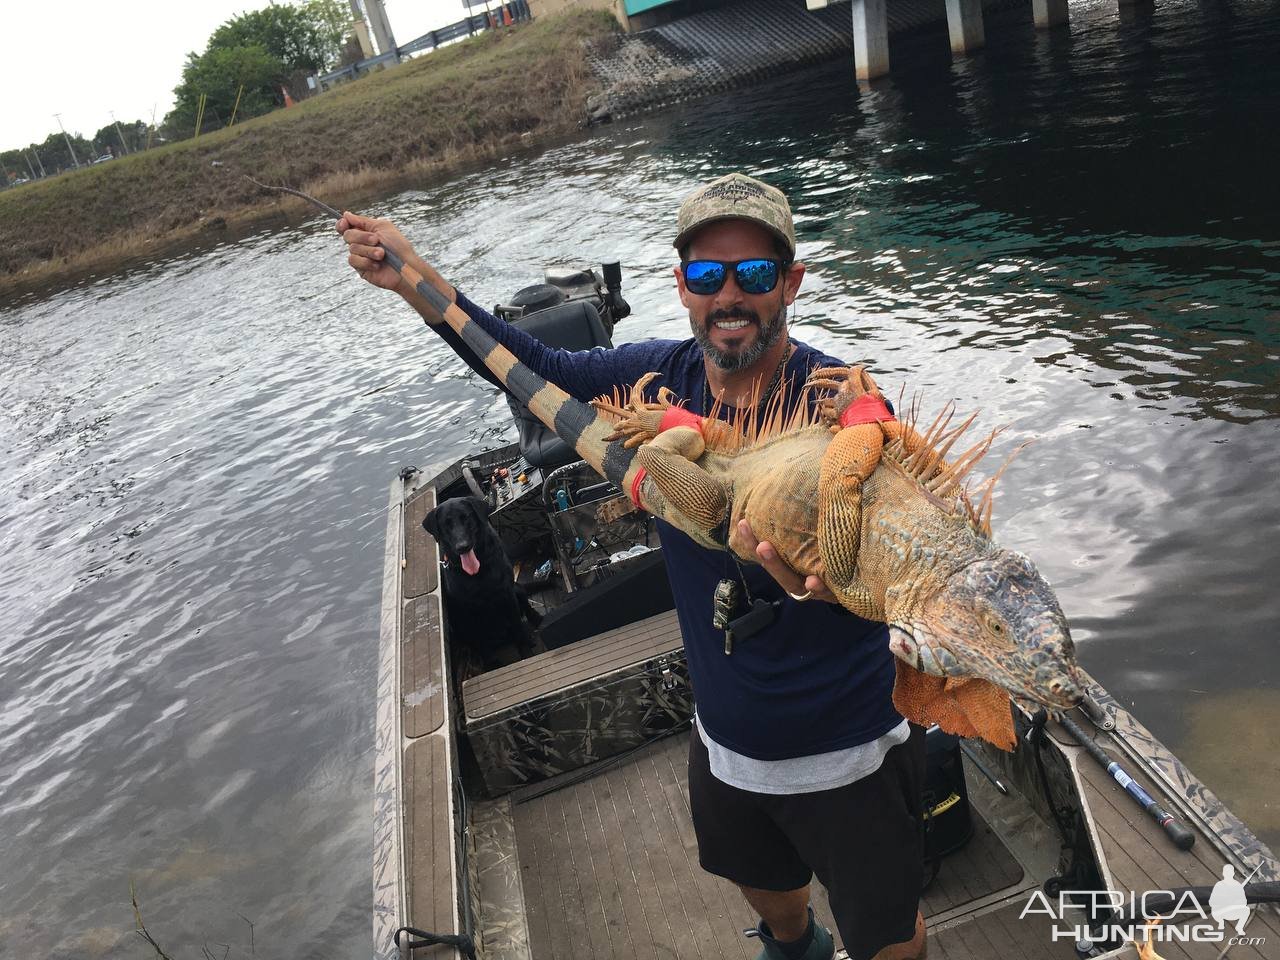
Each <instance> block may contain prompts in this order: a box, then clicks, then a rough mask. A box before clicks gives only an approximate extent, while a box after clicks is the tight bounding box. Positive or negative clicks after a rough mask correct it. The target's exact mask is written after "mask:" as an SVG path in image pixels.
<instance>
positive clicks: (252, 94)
mask: <svg viewBox="0 0 1280 960" xmlns="http://www.w3.org/2000/svg"><path fill="white" fill-rule="evenodd" d="M284 75H285V69H284V65H283V64H282V63H281V62H280V60H279V59H277V58H276V57H273V56H272V55H271V54H270V53H268V52H267V51H266V50H264V49H263V48H262V47H260V46H257V45H253V46H237V47H210V49H209V50H207V51H205V52H204V53H202V54H198V55H197V54H194V53H193V54H190V55H189V56H188V57H187V64H186V66H185V67H183V68H182V82H181V83H180V84H178V86H177V87H176V88H175V89H174V91H173V93H174V97H175V99H176V100H177V102H176V103H175V104H174V107H173V110H171V111H170V112H169V114H168V115H167V116H166V117H165V118H164V123H165V127H166V128H167V130H168V132H167V133H166V136H169V137H170V138H173V137H175V136H177V137H190V136H192V135H193V134H194V133H195V123H196V116H197V115H198V114H199V112H200V96H201V95H202V94H203V95H204V97H205V107H204V124H203V125H204V126H206V127H207V126H208V125H209V122H210V121H211V120H217V121H219V122H221V123H227V122H229V121H230V119H231V113H232V111H233V110H234V111H235V114H236V116H237V117H240V118H243V117H256V116H258V115H259V114H261V113H266V112H267V111H268V110H270V109H271V108H272V107H274V106H276V105H277V104H278V103H280V91H279V84H280V82H281V77H282V76H284ZM241 86H243V87H244V92H243V93H240V88H241ZM237 94H239V96H240V104H239V106H238V107H237V106H236V96H237Z"/></svg>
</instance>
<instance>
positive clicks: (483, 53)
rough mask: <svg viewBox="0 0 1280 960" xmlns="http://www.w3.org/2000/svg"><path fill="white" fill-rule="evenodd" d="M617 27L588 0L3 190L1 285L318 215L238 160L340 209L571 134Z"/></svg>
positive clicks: (19, 286)
mask: <svg viewBox="0 0 1280 960" xmlns="http://www.w3.org/2000/svg"><path fill="white" fill-rule="evenodd" d="M615 29H616V26H615V24H614V21H613V19H612V17H610V16H609V15H608V14H607V13H602V12H599V11H581V12H569V13H565V14H559V15H555V16H548V17H544V18H541V19H539V20H537V21H534V22H532V23H528V24H522V25H520V26H517V27H512V28H508V29H504V30H496V31H489V32H486V33H484V34H481V35H479V36H476V37H473V38H471V39H469V40H466V41H464V42H462V43H458V44H456V45H453V46H450V47H446V48H445V49H443V50H438V51H436V52H434V53H431V54H429V55H427V56H423V57H419V58H418V59H416V60H414V61H411V62H407V63H404V64H402V65H400V66H399V67H395V68H393V69H391V70H386V71H383V72H381V73H376V74H373V75H372V76H369V77H365V78H363V79H361V80H358V81H356V82H354V83H349V84H345V85H343V86H341V87H339V88H338V89H335V90H333V91H331V92H329V93H326V94H324V95H322V96H318V97H314V98H312V99H310V100H307V101H305V102H303V103H301V104H299V105H297V106H296V107H292V108H290V109H287V110H277V111H276V112H274V113H271V114H268V115H267V116H263V117H258V118H256V119H253V120H250V121H247V122H245V123H243V124H237V125H236V126H235V127H234V128H231V129H229V130H222V131H218V132H217V133H212V134H205V135H204V136H202V137H200V139H199V140H190V141H184V142H182V143H176V144H171V145H168V146H165V147H161V148H159V149H155V150H150V151H148V152H146V153H139V154H134V155H132V156H127V157H122V158H120V159H118V160H114V161H112V162H111V163H106V164H102V165H100V166H95V167H89V168H86V169H83V170H79V171H75V172H73V173H69V174H65V175H63V176H61V177H57V178H54V179H51V180H44V181H39V182H36V183H32V184H28V185H25V186H22V187H17V188H14V189H10V190H6V191H3V192H0V293H13V292H17V291H19V290H24V289H33V288H36V287H42V286H45V285H47V284H52V283H61V282H63V280H64V278H69V277H71V276H76V275H81V274H84V273H87V272H90V271H98V270H102V269H111V268H113V267H115V266H117V265H122V264H125V263H127V262H129V261H130V260H133V259H135V258H139V257H145V256H151V255H154V254H155V253H156V252H157V251H159V250H163V249H166V248H173V247H176V246H179V245H183V244H187V243H190V242H192V240H193V239H195V238H198V237H200V236H201V235H204V234H208V233H210V232H213V233H221V232H222V231H234V230H237V229H242V228H245V227H247V226H250V225H253V224H255V223H259V222H262V221H263V220H266V219H271V218H275V217H295V216H300V215H302V214H303V213H304V212H305V211H309V209H310V208H308V207H306V206H305V205H304V204H303V203H302V201H299V200H294V199H291V198H286V199H280V198H278V196H277V195H272V194H266V193H264V192H263V191H261V190H259V189H258V188H257V187H254V186H253V185H252V184H250V183H249V182H248V181H246V180H244V179H243V178H242V177H239V176H237V175H236V174H235V173H234V172H232V171H243V172H245V173H248V174H250V175H251V176H253V177H256V178H257V179H259V180H261V181H263V182H264V183H279V184H287V185H289V186H294V187H298V188H300V189H302V190H304V191H306V192H308V193H312V194H314V195H316V196H319V197H321V198H323V199H324V200H326V201H327V202H329V203H332V204H334V205H335V206H340V205H341V204H342V203H344V202H345V201H348V200H353V199H357V198H360V197H368V196H370V195H372V194H373V193H375V192H377V191H378V190H379V189H380V188H384V187H393V186H396V185H405V186H407V185H411V184H414V183H422V182H424V181H428V180H435V179H439V178H441V177H444V176H448V175H451V174H453V173H455V172H456V171H458V170H459V169H462V168H465V167H468V166H475V165H477V164H481V163H484V162H486V161H489V160H492V159H494V158H496V157H499V156H502V155H504V154H506V153H509V152H511V151H512V150H513V149H517V148H519V147H522V146H529V145H534V144H538V143H542V142H548V141H551V140H554V139H556V138H558V137H562V136H565V135H566V134H569V133H571V132H572V131H574V130H575V129H577V128H578V127H580V126H581V125H582V123H583V121H584V119H585V117H586V108H585V104H586V100H587V97H588V96H589V95H590V93H591V92H592V89H593V79H592V75H591V71H590V68H589V67H588V66H587V64H586V60H585V58H584V57H583V53H582V45H583V42H584V41H587V40H592V39H595V38H598V37H602V36H605V35H607V34H608V33H610V32H612V31H614V30H615ZM214 160H220V161H222V162H223V164H224V167H223V168H221V169H214V168H213V167H212V165H211V162H212V161H214Z"/></svg>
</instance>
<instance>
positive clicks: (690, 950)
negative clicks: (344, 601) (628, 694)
mask: <svg viewBox="0 0 1280 960" xmlns="http://www.w3.org/2000/svg"><path fill="white" fill-rule="evenodd" d="M688 738H689V734H688V733H684V734H680V735H677V736H672V737H668V738H667V739H665V740H662V741H660V742H658V743H656V744H652V745H650V746H648V747H645V748H643V749H642V750H639V751H637V752H636V753H634V754H632V755H631V756H630V757H628V758H627V759H626V760H625V761H623V762H619V763H616V764H612V765H606V766H604V767H603V768H602V769H600V770H599V771H598V772H596V773H595V775H594V776H591V777H588V778H585V779H581V778H574V777H572V776H569V777H565V778H561V779H560V780H559V781H551V782H549V783H545V784H540V785H538V786H537V787H534V788H530V789H528V790H526V791H522V792H517V793H515V794H513V795H511V796H510V797H506V798H503V799H501V800H498V801H494V802H490V803H486V804H482V805H478V806H477V807H475V808H473V811H472V812H473V831H474V836H475V853H474V856H475V858H476V869H477V881H478V886H479V890H478V894H479V900H480V902H481V904H482V908H481V923H480V929H479V930H478V931H477V935H478V938H480V939H481V940H482V943H483V949H484V955H485V956H486V957H488V958H502V960H528V958H537V960H560V958H566V960H567V958H576V957H581V956H584V955H587V956H591V957H593V958H613V960H633V958H635V960H641V958H643V960H649V958H653V960H659V958H668V957H679V958H681V960H685V958H689V960H693V958H701V960H721V958H733V957H742V958H744V960H751V958H754V957H755V956H756V953H757V952H758V950H759V942H758V941H755V940H749V939H747V938H746V937H744V936H743V935H742V930H743V929H744V928H746V927H751V926H754V925H755V922H756V917H755V915H754V914H753V913H752V911H751V910H750V908H749V907H748V906H747V904H746V902H745V901H744V900H743V899H742V897H741V896H740V895H739V894H738V893H737V891H736V890H735V889H734V888H733V886H732V885H731V884H729V883H727V882H725V881H723V880H720V879H718V878H716V877H713V876H711V875H709V874H707V873H705V872H704V871H703V870H702V869H701V868H700V867H699V866H698V856H697V842H696V840H695V839H694V834H693V825H692V823H691V821H690V814H689V797H688V785H687V781H686V764H685V757H686V754H687V751H688ZM1035 885H1036V881H1034V880H1032V879H1031V878H1030V877H1029V876H1028V874H1027V872H1026V871H1025V870H1024V868H1023V866H1022V864H1020V863H1019V861H1018V859H1017V858H1016V857H1015V856H1014V854H1013V853H1012V852H1011V851H1010V850H1009V849H1008V847H1007V846H1006V845H1005V844H1004V843H1003V842H1002V841H1001V839H1000V838H999V837H998V836H997V835H996V833H995V832H994V831H993V830H992V828H991V827H990V826H988V825H987V823H986V822H985V821H984V820H982V819H981V817H980V816H978V815H977V814H976V811H975V830H974V836H973V838H972V839H971V840H970V841H969V843H968V844H966V845H965V847H964V848H963V849H962V850H960V851H958V852H957V853H956V854H954V855H952V856H951V857H948V858H947V859H946V860H944V862H943V865H942V868H941V870H940V871H939V874H938V877H937V879H936V880H935V881H934V882H933V884H932V885H931V886H930V888H929V890H928V891H927V892H926V894H925V897H924V903H923V910H924V913H925V916H926V918H927V919H928V920H929V921H930V924H931V926H935V927H936V926H939V925H941V928H940V929H937V930H936V931H935V932H934V933H933V934H932V936H931V939H930V946H929V949H930V955H931V956H941V957H949V958H954V960H962V958H969V957H973V958H975V960H977V958H983V960H988V958H991V957H993V956H1010V957H1017V958H1019V960H1024V958H1025V960H1041V958H1043V960H1057V958H1062V960H1074V958H1075V951H1074V949H1073V948H1072V945H1071V944H1069V943H1066V942H1059V943H1058V944H1056V945H1054V944H1052V943H1051V942H1050V941H1049V937H1048V934H1047V931H1046V930H1045V929H1043V927H1044V922H1043V921H1044V918H1039V920H1040V922H1036V921H1033V920H1032V919H1030V918H1028V919H1027V920H1025V921H1020V920H1018V919H1017V914H1018V913H1019V912H1020V911H1021V908H1022V905H1023V904H1024V903H1025V902H1026V897H1027V893H1028V891H1029V890H1030V889H1031V888H1032V887H1034V886H1035ZM814 909H815V911H816V912H817V914H818V916H819V917H820V918H821V919H822V921H823V922H824V923H825V924H826V925H827V926H828V927H830V928H832V929H833V930H834V928H835V924H834V922H833V921H832V919H831V913H830V909H829V908H828V906H827V900H826V894H825V891H823V890H822V889H821V887H820V885H818V884H816V883H815V885H814ZM521 918H523V921H522V919H521ZM588 947H589V949H588Z"/></svg>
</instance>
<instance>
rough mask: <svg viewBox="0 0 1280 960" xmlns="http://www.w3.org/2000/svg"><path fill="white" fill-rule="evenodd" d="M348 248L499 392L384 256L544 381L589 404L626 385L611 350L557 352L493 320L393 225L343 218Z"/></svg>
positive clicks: (362, 269)
mask: <svg viewBox="0 0 1280 960" xmlns="http://www.w3.org/2000/svg"><path fill="white" fill-rule="evenodd" d="M337 227H338V232H339V233H340V234H342V239H343V240H345V241H346V244H347V263H349V264H350V265H351V267H352V269H354V270H355V271H356V273H358V274H359V275H360V276H361V277H362V278H363V279H364V280H366V281H367V282H369V283H371V284H373V286H375V287H381V288H382V289H384V290H394V291H395V292H396V293H398V294H400V296H401V297H403V298H404V299H405V301H406V302H408V304H409V305H410V306H411V307H413V309H414V310H416V311H417V312H418V314H419V315H420V316H421V317H422V319H423V320H425V321H426V322H427V324H428V325H429V326H430V327H431V328H432V329H433V330H435V331H436V332H437V333H439V334H440V336H441V337H443V338H444V340H445V342H446V343H448V344H449V346H450V347H452V348H453V351H454V352H455V353H457V354H458V356H459V357H461V358H462V359H463V360H464V361H465V362H466V363H467V365H468V366H469V367H471V368H472V369H473V370H475V371H476V372H477V373H478V374H480V376H482V377H484V378H485V379H486V380H488V381H489V382H490V383H492V384H493V385H494V386H496V387H498V388H499V389H500V390H503V391H506V387H504V386H503V385H502V384H501V383H500V382H499V381H498V379H497V378H496V377H495V376H494V375H493V374H492V373H491V372H490V371H489V369H488V368H487V367H485V365H484V362H483V360H482V359H481V358H480V357H477V356H476V354H475V352H474V351H472V350H471V348H469V347H468V346H467V345H466V344H465V343H463V342H462V338H461V337H459V336H458V335H457V334H456V333H454V331H453V329H452V328H451V327H449V326H448V325H447V324H446V323H445V322H444V318H443V317H442V316H441V315H440V314H439V312H437V311H436V310H435V309H433V308H432V307H431V305H430V304H429V303H427V301H426V300H425V299H424V298H423V297H422V296H421V295H420V294H419V293H418V292H417V291H416V290H414V289H413V287H411V286H410V285H409V282H408V281H407V280H405V279H404V278H403V277H401V276H400V274H399V273H397V272H396V271H395V270H394V269H392V268H391V267H389V266H388V265H387V264H386V262H385V256H386V250H390V251H392V252H393V253H395V254H397V255H398V256H399V257H400V259H401V260H403V261H404V262H405V264H406V265H407V266H410V267H412V268H413V269H414V270H417V271H418V273H420V274H422V276H423V278H424V279H425V280H426V281H427V283H429V284H430V285H431V286H433V287H435V288H436V289H437V290H439V291H440V293H442V294H443V295H444V296H446V297H448V298H449V300H450V301H452V302H454V303H456V304H457V305H458V306H459V307H460V308H462V310H463V312H464V313H466V314H467V316H469V317H470V318H471V319H472V320H473V321H474V322H475V323H476V324H477V325H479V326H480V327H482V328H483V329H484V330H485V332H487V333H488V334H489V335H490V336H491V337H493V338H494V339H495V340H497V341H498V342H499V343H500V344H502V345H503V346H504V347H506V348H507V349H508V350H510V351H511V352H512V353H514V354H515V355H516V357H517V358H518V359H519V360H520V362H521V363H523V364H524V365H525V366H527V367H529V368H530V369H531V370H533V371H534V372H535V373H537V374H538V375H539V376H540V377H542V378H543V379H546V380H550V381H551V382H552V383H555V384H556V385H557V386H559V387H560V388H562V389H563V390H565V391H566V392H567V393H569V394H570V395H572V396H574V397H576V398H577V399H579V400H584V401H586V400H590V399H592V398H593V397H597V396H599V395H601V394H603V393H606V392H607V391H609V390H610V389H611V388H612V387H613V386H615V385H616V384H619V383H622V382H629V381H624V380H623V379H621V378H620V371H619V368H618V364H617V362H616V359H615V358H616V354H615V351H613V350H599V349H597V350H581V351H577V352H573V351H569V350H556V349H553V348H551V347H548V346H547V345H546V344H544V343H542V342H541V341H540V340H537V339H535V338H534V337H531V336H529V334H527V333H525V332H524V331H523V330H521V329H519V328H518V327H514V326H512V325H511V324H509V323H507V322H506V321H504V320H501V319H500V318H498V317H495V316H494V315H493V314H491V313H489V311H487V310H485V309H484V308H483V307H480V306H478V305H477V304H474V303H472V302H471V301H470V300H469V299H467V297H466V296H465V295H464V294H462V293H461V292H459V291H458V289H457V288H456V287H454V286H453V285H452V284H450V283H449V282H448V281H447V280H445V279H444V277H442V276H441V275H440V273H439V272H438V271H437V270H436V269H435V268H434V267H432V266H431V265H430V264H429V263H427V262H426V261H425V260H423V259H422V258H421V257H420V256H418V254H417V253H416V252H415V251H414V249H413V247H412V245H411V244H410V243H409V241H408V240H406V239H405V238H404V235H403V234H402V233H401V232H400V230H399V229H398V228H397V227H396V225H395V224H393V223H392V222H391V221H390V220H378V219H375V218H373V217H362V216H359V215H358V214H354V213H344V214H343V215H342V219H341V220H339V221H338V224H337Z"/></svg>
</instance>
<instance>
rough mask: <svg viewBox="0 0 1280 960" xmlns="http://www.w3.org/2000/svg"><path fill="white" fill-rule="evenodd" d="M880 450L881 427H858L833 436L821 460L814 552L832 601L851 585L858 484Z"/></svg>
mask: <svg viewBox="0 0 1280 960" xmlns="http://www.w3.org/2000/svg"><path fill="white" fill-rule="evenodd" d="M883 449H884V432H883V431H882V430H881V428H880V424H878V423H862V424H858V425H857V426H852V427H845V428H844V429H843V430H841V431H840V432H839V433H838V434H836V436H835V437H834V438H833V439H832V441H831V445H830V446H829V447H827V451H826V453H825V454H823V457H822V464H821V466H820V467H819V471H818V552H819V554H820V556H821V557H822V564H823V568H824V574H823V579H824V580H825V581H826V583H827V586H828V587H830V588H831V589H832V591H834V592H835V593H836V594H837V596H839V595H840V594H841V592H842V591H844V592H848V591H849V590H850V589H851V588H852V587H853V585H854V580H855V578H856V570H857V566H858V544H859V542H860V541H861V539H862V483H863V481H864V480H866V479H867V477H869V476H871V474H872V472H873V471H874V470H875V468H876V466H877V465H878V464H879V463H880V454H881V451H882V450H883ZM856 612H858V613H862V611H856Z"/></svg>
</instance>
